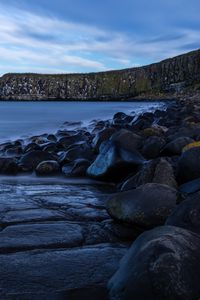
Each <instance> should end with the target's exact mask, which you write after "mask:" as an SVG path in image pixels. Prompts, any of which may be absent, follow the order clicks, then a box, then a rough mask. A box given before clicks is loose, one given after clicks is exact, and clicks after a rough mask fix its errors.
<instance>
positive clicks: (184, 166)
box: [178, 147, 200, 183]
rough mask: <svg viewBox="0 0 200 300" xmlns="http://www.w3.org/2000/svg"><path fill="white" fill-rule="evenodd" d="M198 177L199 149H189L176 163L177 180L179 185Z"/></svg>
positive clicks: (199, 165)
mask: <svg viewBox="0 0 200 300" xmlns="http://www.w3.org/2000/svg"><path fill="white" fill-rule="evenodd" d="M199 177H200V147H194V148H191V149H189V150H187V151H185V152H183V153H182V155H181V157H180V159H179V162H178V180H179V182H180V183H184V182H187V181H191V180H193V179H197V178H199Z"/></svg>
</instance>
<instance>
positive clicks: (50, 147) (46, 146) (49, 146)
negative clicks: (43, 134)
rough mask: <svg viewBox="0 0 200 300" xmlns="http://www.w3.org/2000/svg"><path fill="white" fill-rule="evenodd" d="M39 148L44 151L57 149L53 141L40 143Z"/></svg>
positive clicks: (55, 150)
mask: <svg viewBox="0 0 200 300" xmlns="http://www.w3.org/2000/svg"><path fill="white" fill-rule="evenodd" d="M41 150H42V151H46V152H55V153H56V152H57V151H58V150H59V148H58V144H57V143H55V142H49V143H45V144H42V145H41Z"/></svg>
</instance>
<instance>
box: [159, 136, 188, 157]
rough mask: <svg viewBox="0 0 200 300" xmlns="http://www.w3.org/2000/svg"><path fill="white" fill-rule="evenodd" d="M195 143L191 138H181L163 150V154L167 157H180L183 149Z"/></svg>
mask: <svg viewBox="0 0 200 300" xmlns="http://www.w3.org/2000/svg"><path fill="white" fill-rule="evenodd" d="M192 142H194V140H193V139H191V138H189V137H179V138H177V139H175V140H173V141H171V142H169V143H168V144H167V145H166V146H165V147H164V149H163V151H162V154H165V155H180V154H181V153H182V150H183V148H184V147H185V146H186V145H188V144H190V143H192Z"/></svg>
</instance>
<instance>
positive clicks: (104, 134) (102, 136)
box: [92, 127, 116, 153]
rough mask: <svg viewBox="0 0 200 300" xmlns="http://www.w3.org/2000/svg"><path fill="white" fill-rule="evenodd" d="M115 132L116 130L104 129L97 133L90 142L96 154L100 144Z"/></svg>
mask: <svg viewBox="0 0 200 300" xmlns="http://www.w3.org/2000/svg"><path fill="white" fill-rule="evenodd" d="M115 132H116V129H115V128H112V127H111V128H105V129H103V130H101V131H99V132H98V133H97V134H96V135H95V137H94V139H93V141H92V144H93V147H94V151H95V152H96V153H98V152H99V147H100V145H101V143H102V142H105V141H107V140H108V139H109V138H110V137H111V136H112V135H113V134H114V133H115Z"/></svg>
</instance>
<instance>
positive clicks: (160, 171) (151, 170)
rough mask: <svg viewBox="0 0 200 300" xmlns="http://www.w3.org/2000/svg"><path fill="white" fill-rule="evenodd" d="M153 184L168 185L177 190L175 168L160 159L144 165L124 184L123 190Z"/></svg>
mask: <svg viewBox="0 0 200 300" xmlns="http://www.w3.org/2000/svg"><path fill="white" fill-rule="evenodd" d="M151 182H152V183H160V184H166V185H168V186H170V187H172V188H175V189H176V188H177V183H176V180H175V175H174V170H173V167H172V165H171V164H170V163H169V162H168V161H167V160H166V159H164V158H159V159H155V160H152V161H150V162H148V163H146V164H144V166H143V167H142V169H141V170H140V171H139V172H138V173H137V174H136V175H134V176H132V177H130V178H128V179H127V180H126V181H125V182H124V183H123V184H122V186H121V190H122V191H127V190H131V189H134V188H136V187H138V186H140V185H143V184H146V183H151Z"/></svg>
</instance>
